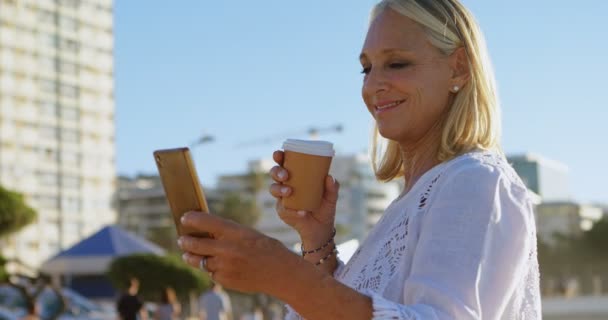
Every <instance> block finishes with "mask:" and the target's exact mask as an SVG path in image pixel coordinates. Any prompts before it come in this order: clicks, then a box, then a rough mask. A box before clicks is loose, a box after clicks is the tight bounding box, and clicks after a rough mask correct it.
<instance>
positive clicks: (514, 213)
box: [286, 151, 541, 320]
mask: <svg viewBox="0 0 608 320" xmlns="http://www.w3.org/2000/svg"><path fill="white" fill-rule="evenodd" d="M334 276H335V278H336V279H338V280H339V281H341V282H342V283H344V284H346V285H348V286H350V287H352V288H354V289H355V290H357V291H359V292H362V293H364V294H366V295H368V296H370V297H371V298H372V301H373V309H374V310H373V319H425V320H427V319H525V320H529V319H541V305H540V291H539V271H538V260H537V254H536V226H535V221H534V214H533V208H532V203H531V200H530V197H529V195H528V191H527V189H526V187H525V186H524V184H523V183H522V182H521V180H520V179H519V177H518V176H517V174H516V173H515V172H514V170H513V169H512V168H511V166H510V165H509V164H508V163H507V162H506V160H505V159H504V157H503V156H501V155H499V154H497V153H494V152H489V151H475V152H471V153H468V154H465V155H462V156H460V157H457V158H455V159H453V160H450V161H447V162H444V163H442V164H439V165H437V166H436V167H434V168H432V169H431V170H429V171H427V172H426V173H425V174H424V175H423V176H422V177H421V178H420V179H419V180H418V182H417V183H416V184H415V185H414V187H413V188H412V189H411V190H410V191H409V192H408V193H407V194H405V195H404V196H402V197H400V198H397V199H395V200H394V201H393V202H392V203H391V204H390V205H389V206H388V208H387V209H386V211H385V213H384V215H383V216H382V218H381V219H380V221H379V222H378V223H377V224H376V226H375V227H374V228H373V229H372V230H371V231H370V233H369V235H368V237H367V239H366V240H365V241H364V242H363V243H362V244H361V246H360V248H359V249H358V250H357V252H355V254H354V255H353V257H352V258H351V259H350V261H348V263H347V264H346V265H344V264H342V263H340V265H339V267H338V269H337V270H336V272H335V273H334ZM336 307H340V306H336ZM286 319H300V316H299V315H298V314H297V313H295V312H294V310H292V309H291V308H289V307H288V314H287V316H286Z"/></svg>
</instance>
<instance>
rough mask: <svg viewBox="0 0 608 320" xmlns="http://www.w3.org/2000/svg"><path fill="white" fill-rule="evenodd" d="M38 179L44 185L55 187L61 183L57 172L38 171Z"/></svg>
mask: <svg viewBox="0 0 608 320" xmlns="http://www.w3.org/2000/svg"><path fill="white" fill-rule="evenodd" d="M38 181H39V182H40V184H41V185H43V186H47V187H54V186H57V184H59V176H58V175H57V174H56V173H48V172H40V173H38ZM41 200H43V199H41Z"/></svg>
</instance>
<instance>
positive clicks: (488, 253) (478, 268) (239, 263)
mask: <svg viewBox="0 0 608 320" xmlns="http://www.w3.org/2000/svg"><path fill="white" fill-rule="evenodd" d="M485 50H486V49H485V44H484V42H483V37H482V34H481V32H480V31H479V30H478V28H477V24H476V22H475V21H474V19H473V17H472V16H471V14H470V13H469V12H468V11H467V10H466V9H465V8H464V7H463V6H462V4H460V2H459V1H457V0H392V1H391V0H387V1H382V2H381V3H379V4H378V5H377V6H376V7H375V8H374V10H373V11H372V15H371V22H370V26H369V29H368V33H367V37H366V40H365V43H364V45H363V49H362V52H361V56H360V60H361V65H362V69H363V74H364V75H363V77H364V79H363V89H362V95H363V100H364V102H365V104H366V105H367V109H368V111H369V112H370V113H371V114H372V116H373V117H374V119H375V123H376V139H374V142H373V152H372V153H373V159H374V161H373V164H374V169H375V172H376V176H377V178H378V179H380V180H385V181H388V180H391V179H396V178H402V179H404V180H405V188H404V190H403V193H402V194H401V195H400V196H399V197H398V198H397V199H395V200H394V201H393V202H392V203H391V205H389V207H388V208H387V209H386V211H385V213H384V215H383V217H382V219H381V220H380V221H379V222H378V223H377V225H376V226H375V227H374V229H373V230H372V231H371V232H370V233H369V235H368V238H367V239H366V240H365V241H364V242H363V243H362V245H361V247H360V248H359V250H358V251H357V252H356V253H355V255H354V256H353V257H352V258H351V259H350V261H349V262H348V264H346V265H344V264H342V263H341V262H339V261H338V260H337V258H336V256H335V245H334V244H333V230H334V216H335V208H336V201H337V198H338V189H339V184H338V183H337V182H336V181H334V179H333V178H331V177H327V179H326V186H325V187H326V190H325V194H324V199H323V203H322V205H321V208H320V209H319V210H318V212H303V211H295V210H291V209H286V208H283V207H282V206H281V204H280V201H278V202H277V211H278V213H279V215H280V217H281V218H282V219H283V220H284V221H285V222H286V223H287V224H289V225H291V226H292V227H293V228H294V229H295V230H296V231H297V232H298V233H299V235H300V237H301V240H302V244H303V248H302V249H303V252H304V253H306V254H305V255H304V256H303V257H298V256H296V255H294V254H291V253H290V252H289V251H288V250H287V249H285V248H284V247H283V246H281V245H280V244H279V243H277V241H276V240H273V239H270V238H268V237H265V236H264V235H261V234H259V233H257V232H255V231H253V230H250V229H247V228H244V227H242V226H239V225H236V224H234V223H230V222H227V221H224V220H222V219H220V218H218V217H214V216H211V215H204V214H200V213H189V214H188V215H186V216H185V217H184V219H183V223H184V224H187V225H189V226H192V227H196V228H198V229H200V230H201V231H207V232H211V233H212V234H213V235H214V236H215V239H195V238H190V237H184V238H182V239H180V245H181V247H182V249H183V250H185V251H186V253H185V255H184V259H185V260H186V261H187V262H188V263H190V264H192V265H196V266H198V265H199V263H200V264H201V267H203V268H204V269H206V270H207V271H209V272H210V273H211V275H212V277H213V279H214V280H215V281H218V282H220V283H222V284H224V285H225V286H226V287H230V288H234V289H237V290H241V291H258V292H264V293H267V294H270V295H274V296H276V297H277V298H279V299H281V300H283V301H285V302H287V303H288V304H289V309H290V313H289V314H288V318H298V317H300V316H301V317H303V318H306V319H370V318H373V319H540V318H541V313H540V296H539V288H538V282H539V279H538V276H539V275H538V263H537V258H536V235H535V223H534V215H533V212H532V205H531V202H530V199H529V197H528V193H527V189H526V188H525V186H524V185H523V184H522V182H521V180H520V179H519V178H518V177H517V175H516V174H515V173H514V171H513V170H512V169H511V167H510V166H509V165H508V164H507V163H506V161H505V158H504V156H503V155H502V153H501V151H500V147H499V142H498V140H499V131H500V123H499V121H500V120H499V107H498V101H497V96H496V90H495V87H494V78H493V75H492V71H491V67H490V64H489V59H488V57H487V54H486V51H485ZM379 136H381V137H379ZM381 139H385V140H381ZM382 141H384V142H385V143H384V144H382V143H381V142H382ZM274 159H275V161H276V162H277V163H278V164H279V166H277V167H275V168H273V169H272V170H271V175H272V177H273V179H274V180H275V181H276V183H275V184H273V185H272V186H271V188H270V189H271V190H270V191H271V193H272V194H273V195H274V196H275V197H277V199H279V200H280V199H281V198H282V197H288V196H289V194H290V192H291V189H290V188H289V186H288V185H286V184H282V182H284V181H286V179H287V178H288V176H289V172H287V171H286V170H285V169H284V168H282V167H281V166H280V164H281V163H282V160H283V154H282V153H281V152H275V154H274ZM203 257H207V258H205V259H203Z"/></svg>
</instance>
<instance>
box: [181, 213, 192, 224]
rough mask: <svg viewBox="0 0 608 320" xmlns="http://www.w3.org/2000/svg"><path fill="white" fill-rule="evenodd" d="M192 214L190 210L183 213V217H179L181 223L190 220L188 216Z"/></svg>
mask: <svg viewBox="0 0 608 320" xmlns="http://www.w3.org/2000/svg"><path fill="white" fill-rule="evenodd" d="M189 215H190V212H186V213H184V214H183V215H182V217H181V218H180V219H179V221H181V223H185V222H186V221H187V220H188V216H189Z"/></svg>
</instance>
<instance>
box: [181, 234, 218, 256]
mask: <svg viewBox="0 0 608 320" xmlns="http://www.w3.org/2000/svg"><path fill="white" fill-rule="evenodd" d="M177 245H178V246H179V248H180V249H182V250H183V251H186V252H188V253H191V254H196V255H199V256H216V255H220V254H222V253H223V252H225V251H226V245H225V244H224V243H223V242H221V241H218V240H216V239H210V238H198V237H191V236H181V237H179V239H177Z"/></svg>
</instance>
